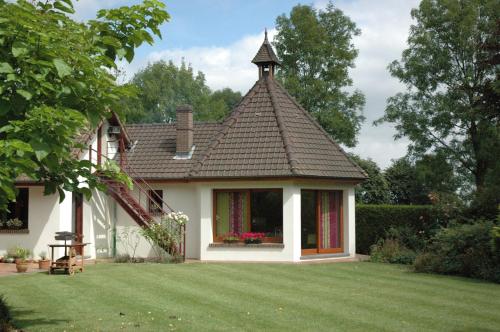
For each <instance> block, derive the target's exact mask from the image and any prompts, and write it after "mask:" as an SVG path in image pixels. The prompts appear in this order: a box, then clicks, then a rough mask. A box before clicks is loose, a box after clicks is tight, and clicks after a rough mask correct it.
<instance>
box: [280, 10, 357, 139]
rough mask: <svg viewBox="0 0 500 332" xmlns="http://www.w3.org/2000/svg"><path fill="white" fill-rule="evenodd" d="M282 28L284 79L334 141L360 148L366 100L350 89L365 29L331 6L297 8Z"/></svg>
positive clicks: (281, 53) (286, 19)
mask: <svg viewBox="0 0 500 332" xmlns="http://www.w3.org/2000/svg"><path fill="white" fill-rule="evenodd" d="M276 28H277V30H278V33H277V35H276V36H275V39H274V45H275V47H276V50H277V53H278V57H279V59H280V60H281V62H282V67H281V68H280V70H279V72H278V75H277V77H278V79H279V80H280V81H281V82H282V83H283V85H284V86H285V88H286V89H287V90H288V91H289V92H290V94H291V95H292V96H294V97H295V98H296V99H297V100H298V102H299V103H300V104H301V105H302V106H304V108H305V109H306V110H307V111H309V112H311V114H312V115H313V116H314V117H315V118H316V119H317V120H318V121H319V123H320V124H321V126H322V127H323V128H324V129H325V130H326V131H327V132H328V133H329V134H330V135H332V137H333V138H335V139H336V140H337V141H338V142H339V143H343V144H345V145H347V146H349V147H352V146H354V145H355V144H356V136H357V134H358V133H359V130H360V127H361V123H362V122H363V120H364V117H363V116H362V108H363V106H364V104H365V99H364V96H363V94H362V93H361V92H360V91H358V90H355V91H354V92H352V93H349V92H347V91H346V88H348V87H350V86H352V79H351V78H350V77H349V69H350V68H353V67H354V60H355V58H356V56H357V55H358V51H357V50H356V49H355V48H354V45H353V44H352V38H353V37H354V36H357V35H359V34H360V30H359V29H357V28H356V24H355V23H354V22H353V21H351V20H350V18H349V17H347V16H345V15H344V13H343V12H342V11H341V10H339V9H338V8H335V7H334V6H333V4H332V3H331V2H330V3H328V5H327V7H326V9H325V10H324V11H323V10H316V9H314V8H313V7H312V6H304V5H297V6H295V7H293V9H292V11H291V13H290V16H289V17H287V16H286V15H284V14H283V15H281V16H279V17H278V18H277V19H276Z"/></svg>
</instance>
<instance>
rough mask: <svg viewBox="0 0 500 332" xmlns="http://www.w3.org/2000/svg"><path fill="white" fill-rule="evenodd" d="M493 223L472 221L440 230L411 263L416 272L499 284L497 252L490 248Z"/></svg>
mask: <svg viewBox="0 0 500 332" xmlns="http://www.w3.org/2000/svg"><path fill="white" fill-rule="evenodd" d="M494 229H495V224H494V222H492V221H485V220H474V221H473V223H472V224H455V225H451V226H449V227H448V228H443V229H442V230H440V231H439V232H438V233H437V234H436V235H435V236H434V237H433V238H432V239H431V242H430V244H429V245H428V246H427V248H426V250H425V252H424V253H422V254H421V255H419V256H418V257H417V259H416V261H415V264H414V268H415V271H417V272H436V273H443V274H455V275H461V276H466V277H472V278H479V279H486V280H491V281H494V282H498V283H500V252H499V251H498V250H497V249H496V248H495V247H494V246H492V241H493V240H494Z"/></svg>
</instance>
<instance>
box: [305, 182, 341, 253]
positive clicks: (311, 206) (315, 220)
mask: <svg viewBox="0 0 500 332" xmlns="http://www.w3.org/2000/svg"><path fill="white" fill-rule="evenodd" d="M301 198H302V199H301V223H302V224H301V229H302V234H301V240H302V255H313V254H320V253H338V252H342V251H343V235H342V232H343V211H342V191H338V190H302V192H301Z"/></svg>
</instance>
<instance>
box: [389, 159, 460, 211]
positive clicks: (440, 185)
mask: <svg viewBox="0 0 500 332" xmlns="http://www.w3.org/2000/svg"><path fill="white" fill-rule="evenodd" d="M384 175H385V178H386V180H387V183H388V188H389V192H390V196H391V197H390V200H391V202H392V203H394V204H420V205H422V204H431V203H432V201H431V195H432V194H434V195H435V194H438V195H439V194H440V195H441V196H443V195H450V196H453V195H455V192H456V191H457V190H458V188H459V183H460V181H459V179H458V178H457V176H455V174H454V170H453V167H452V166H451V165H450V164H449V162H448V161H447V160H446V158H445V157H444V156H442V155H432V154H426V155H423V156H421V157H420V158H417V159H416V160H413V161H412V160H410V158H408V157H403V158H400V159H397V160H394V161H393V162H392V164H391V166H389V167H388V168H387V169H386V170H385V172H384Z"/></svg>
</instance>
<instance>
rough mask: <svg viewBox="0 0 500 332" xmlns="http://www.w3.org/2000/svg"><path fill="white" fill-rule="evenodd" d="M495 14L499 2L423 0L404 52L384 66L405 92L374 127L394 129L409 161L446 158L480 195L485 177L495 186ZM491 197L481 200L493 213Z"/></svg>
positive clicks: (498, 148) (498, 147) (499, 150)
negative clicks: (432, 154) (404, 142)
mask: <svg viewBox="0 0 500 332" xmlns="http://www.w3.org/2000/svg"><path fill="white" fill-rule="evenodd" d="M498 8H499V3H498V0H471V1H446V0H423V1H422V2H421V3H420V5H419V8H418V9H414V10H412V13H411V14H412V17H413V18H414V19H415V21H416V23H415V24H414V25H412V27H411V29H410V35H409V38H408V45H409V47H408V48H407V49H406V50H404V51H403V54H402V58H401V60H400V61H394V62H393V63H391V64H390V66H389V71H390V73H391V75H392V76H394V77H396V78H398V79H399V80H400V81H401V82H402V83H403V84H405V85H406V87H407V89H406V91H405V92H402V93H398V94H397V95H395V96H393V97H391V98H389V100H388V104H387V107H386V110H385V116H384V117H383V118H382V119H380V120H378V121H377V123H380V122H383V121H387V122H391V123H394V124H395V126H396V130H397V132H398V134H397V135H396V138H401V137H407V138H408V139H409V140H410V142H411V144H410V152H411V153H412V154H414V155H422V154H424V153H427V152H428V151H429V150H432V151H434V152H436V153H440V154H443V155H445V156H446V157H447V158H448V159H449V161H450V164H451V165H453V166H454V167H455V168H456V169H457V170H456V171H457V173H458V174H463V175H465V176H466V177H468V178H470V179H473V183H474V184H475V186H476V188H477V189H478V193H479V194H481V193H482V192H483V191H484V190H485V188H487V187H488V186H489V185H490V181H491V179H488V176H491V177H494V178H496V179H497V181H496V182H497V183H498V182H500V181H498V177H499V176H500V175H499V173H498V172H497V171H495V169H497V170H498V167H499V166H498V163H499V162H500V161H499V158H498V155H500V125H499V121H500V112H499V104H498V100H500V95H499V94H500V90H499V89H500V84H499V83H498V82H499V81H498V77H499V67H498V65H495V61H496V60H495V57H496V56H497V54H498V49H499V43H498V32H499V29H500V25H499V24H498V22H499V20H500V11H499V10H498ZM434 171H435V170H434ZM497 188H498V187H497ZM493 192H494V191H492V192H491V193H493ZM496 192H497V195H496V197H493V199H492V200H486V201H487V202H489V203H488V204H490V207H491V206H493V208H496V204H498V202H499V201H500V197H499V196H498V191H496ZM495 203H496V204H495Z"/></svg>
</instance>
